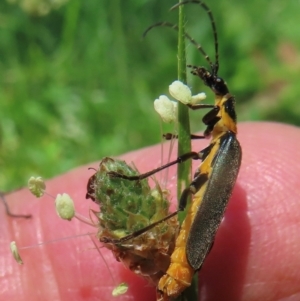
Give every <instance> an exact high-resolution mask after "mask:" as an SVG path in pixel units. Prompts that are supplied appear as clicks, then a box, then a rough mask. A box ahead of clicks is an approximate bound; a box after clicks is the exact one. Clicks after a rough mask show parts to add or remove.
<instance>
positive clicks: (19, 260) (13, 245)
mask: <svg viewBox="0 0 300 301" xmlns="http://www.w3.org/2000/svg"><path fill="white" fill-rule="evenodd" d="M10 250H11V252H12V255H13V257H14V259H15V260H16V262H17V263H18V264H23V261H22V258H21V256H20V254H19V251H18V247H17V245H16V242H15V241H12V242H11V243H10Z"/></svg>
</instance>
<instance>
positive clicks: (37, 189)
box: [28, 177, 46, 198]
mask: <svg viewBox="0 0 300 301" xmlns="http://www.w3.org/2000/svg"><path fill="white" fill-rule="evenodd" d="M28 188H29V190H30V192H31V193H32V194H33V195H35V196H36V197H37V198H40V197H41V196H43V195H44V192H45V189H46V184H45V182H44V180H43V179H42V177H31V178H30V179H29V180H28Z"/></svg>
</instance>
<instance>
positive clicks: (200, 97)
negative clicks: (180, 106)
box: [191, 92, 206, 105]
mask: <svg viewBox="0 0 300 301" xmlns="http://www.w3.org/2000/svg"><path fill="white" fill-rule="evenodd" d="M204 99H206V94H205V93H204V92H202V93H199V94H197V95H193V96H192V98H191V104H192V105H195V104H197V103H199V102H201V101H202V100H204Z"/></svg>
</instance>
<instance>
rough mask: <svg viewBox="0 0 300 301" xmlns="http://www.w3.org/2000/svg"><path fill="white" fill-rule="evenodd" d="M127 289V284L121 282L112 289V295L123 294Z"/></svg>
mask: <svg viewBox="0 0 300 301" xmlns="http://www.w3.org/2000/svg"><path fill="white" fill-rule="evenodd" d="M127 290H128V284H127V283H125V282H122V283H120V284H119V285H118V286H116V287H115V288H114V289H113V291H112V295H113V296H114V297H117V296H120V295H123V294H125V293H126V292H127Z"/></svg>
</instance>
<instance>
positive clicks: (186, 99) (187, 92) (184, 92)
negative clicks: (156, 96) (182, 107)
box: [169, 80, 192, 104]
mask: <svg viewBox="0 0 300 301" xmlns="http://www.w3.org/2000/svg"><path fill="white" fill-rule="evenodd" d="M169 92H170V94H171V95H172V96H173V97H174V98H175V99H176V100H178V101H180V102H181V103H183V104H188V103H190V101H191V98H192V92H191V89H190V88H189V87H188V86H187V85H185V84H184V83H182V82H181V81H179V80H176V81H174V82H173V83H172V84H171V85H170V86H169Z"/></svg>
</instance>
